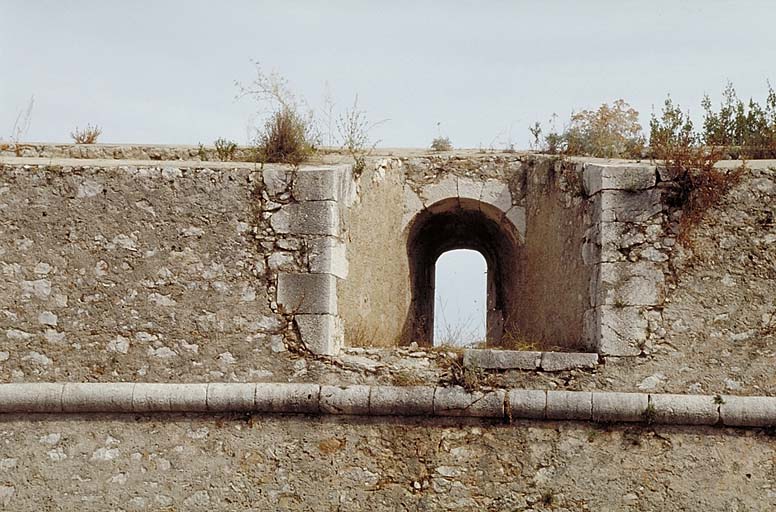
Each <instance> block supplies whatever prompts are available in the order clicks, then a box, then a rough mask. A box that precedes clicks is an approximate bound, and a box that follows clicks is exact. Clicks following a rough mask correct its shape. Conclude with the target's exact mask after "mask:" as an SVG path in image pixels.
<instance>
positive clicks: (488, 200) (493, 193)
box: [480, 180, 512, 213]
mask: <svg viewBox="0 0 776 512" xmlns="http://www.w3.org/2000/svg"><path fill="white" fill-rule="evenodd" d="M480 201H481V202H483V203H485V204H489V205H491V206H495V207H496V208H498V209H499V210H501V211H502V212H504V213H506V212H508V211H509V210H510V209H511V208H512V193H511V192H510V191H509V184H507V183H504V182H503V181H498V180H486V181H485V182H484V183H483V185H482V192H481V193H480Z"/></svg>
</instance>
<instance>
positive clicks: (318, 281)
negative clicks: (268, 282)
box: [277, 272, 337, 315]
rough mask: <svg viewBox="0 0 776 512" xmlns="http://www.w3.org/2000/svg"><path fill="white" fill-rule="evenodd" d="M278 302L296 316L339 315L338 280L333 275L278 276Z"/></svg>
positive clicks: (288, 274) (292, 274)
mask: <svg viewBox="0 0 776 512" xmlns="http://www.w3.org/2000/svg"><path fill="white" fill-rule="evenodd" d="M277 301H278V304H279V305H281V306H282V307H283V309H284V310H285V311H286V312H289V313H294V314H317V315H320V314H330V315H336V314H337V278H336V277H335V276H334V275H332V274H297V273H285V272H283V273H280V274H278V288H277Z"/></svg>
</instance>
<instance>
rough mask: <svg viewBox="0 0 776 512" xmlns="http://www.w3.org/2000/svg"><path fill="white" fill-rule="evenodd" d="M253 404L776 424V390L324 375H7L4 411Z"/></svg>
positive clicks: (222, 408) (299, 409)
mask: <svg viewBox="0 0 776 512" xmlns="http://www.w3.org/2000/svg"><path fill="white" fill-rule="evenodd" d="M157 412H161V413H165V412H211V413H225V412H253V413H279V414H334V415H358V416H460V417H474V418H501V419H504V420H516V419H536V420H569V421H594V422H607V423H608V422H636V423H647V424H651V423H656V424H668V425H718V426H727V427H773V426H776V397H769V396H728V395H716V396H711V395H678V394H660V393H657V394H656V393H650V394H647V393H621V392H608V391H563V390H549V391H547V390H539V389H510V390H505V389H490V390H484V389H483V390H474V391H470V390H466V389H464V388H462V387H460V386H447V387H445V386H407V387H403V386H368V385H346V386H334V385H320V384H314V383H192V384H179V383H131V382H128V383H107V382H106V383H102V382H90V383H49V382H36V383H14V384H0V413H45V414H57V413H72V414H83V413H157Z"/></svg>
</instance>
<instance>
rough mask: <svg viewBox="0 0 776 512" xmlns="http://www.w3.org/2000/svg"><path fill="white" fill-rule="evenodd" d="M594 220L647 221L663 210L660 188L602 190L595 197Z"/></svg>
mask: <svg viewBox="0 0 776 512" xmlns="http://www.w3.org/2000/svg"><path fill="white" fill-rule="evenodd" d="M593 211H594V219H593V220H594V222H596V223H597V222H636V223H639V222H646V221H647V220H649V219H651V218H652V217H654V216H655V215H657V214H659V213H660V212H662V211H663V204H662V202H661V200H660V190H659V189H656V188H653V189H649V190H642V191H639V192H626V191H623V190H602V191H601V193H600V194H597V195H596V196H595V197H594V198H593Z"/></svg>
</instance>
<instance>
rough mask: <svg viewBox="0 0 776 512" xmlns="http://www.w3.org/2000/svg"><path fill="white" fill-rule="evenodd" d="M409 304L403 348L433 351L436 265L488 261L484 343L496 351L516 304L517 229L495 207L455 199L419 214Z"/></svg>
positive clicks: (411, 249) (413, 232) (412, 235)
mask: <svg viewBox="0 0 776 512" xmlns="http://www.w3.org/2000/svg"><path fill="white" fill-rule="evenodd" d="M408 230H409V231H408V234H407V258H408V260H409V270H410V286H411V297H412V298H411V303H410V309H409V313H408V316H407V319H406V320H405V323H404V327H403V329H402V342H403V344H409V343H411V342H413V341H415V342H417V343H418V345H423V346H431V345H432V343H433V341H432V340H433V338H434V288H435V282H434V281H435V268H436V261H437V259H438V258H439V256H441V255H442V254H443V253H445V252H447V251H451V250H455V249H470V250H474V251H477V252H479V253H480V254H482V256H483V258H485V262H486V264H487V268H488V276H487V313H486V327H485V328H486V341H487V344H488V345H498V344H499V343H500V342H501V339H502V336H503V334H504V332H505V329H510V328H511V325H510V324H511V323H512V322H511V321H510V318H511V317H512V316H513V315H512V311H513V309H514V306H515V305H516V304H518V300H517V298H518V297H517V294H518V291H519V290H518V286H517V284H518V282H519V270H520V266H519V258H520V255H521V252H522V251H521V249H522V242H521V240H520V236H519V234H518V231H517V228H516V227H515V226H514V224H512V222H511V221H510V220H509V219H507V218H506V217H505V215H504V212H502V211H501V210H499V209H498V208H496V207H495V206H492V205H489V204H487V203H484V202H481V201H478V200H475V199H466V198H458V197H451V198H447V199H442V200H441V201H439V202H437V203H434V204H432V205H430V206H429V207H428V208H426V209H425V210H422V211H421V212H419V213H418V214H417V215H416V216H415V218H414V219H413V220H412V222H411V223H410V225H409V227H408Z"/></svg>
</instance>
